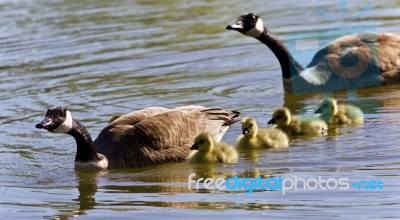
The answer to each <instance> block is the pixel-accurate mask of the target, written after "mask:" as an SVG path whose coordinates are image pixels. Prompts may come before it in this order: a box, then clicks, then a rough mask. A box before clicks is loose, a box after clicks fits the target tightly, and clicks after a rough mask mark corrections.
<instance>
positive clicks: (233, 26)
mask: <svg viewBox="0 0 400 220" xmlns="http://www.w3.org/2000/svg"><path fill="white" fill-rule="evenodd" d="M226 29H227V30H235V31H241V30H243V25H242V24H239V23H234V24H231V25H228V26H226Z"/></svg>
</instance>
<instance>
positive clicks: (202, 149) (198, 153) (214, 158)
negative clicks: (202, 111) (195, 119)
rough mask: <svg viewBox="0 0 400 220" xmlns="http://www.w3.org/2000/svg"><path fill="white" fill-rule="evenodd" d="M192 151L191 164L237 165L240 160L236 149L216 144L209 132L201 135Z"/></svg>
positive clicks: (223, 144)
mask: <svg viewBox="0 0 400 220" xmlns="http://www.w3.org/2000/svg"><path fill="white" fill-rule="evenodd" d="M190 149H191V150H192V152H191V153H190V155H189V157H188V161H189V162H190V163H235V162H237V160H238V158H239V157H238V154H237V152H236V149H235V148H233V147H232V146H230V145H229V144H227V143H216V142H215V141H214V140H213V139H212V137H211V135H210V134H209V133H208V132H204V133H201V134H199V135H198V136H197V137H196V138H195V139H194V144H193V146H192V147H191V148H190Z"/></svg>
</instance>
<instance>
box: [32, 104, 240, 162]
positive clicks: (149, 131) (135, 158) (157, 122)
mask: <svg viewBox="0 0 400 220" xmlns="http://www.w3.org/2000/svg"><path fill="white" fill-rule="evenodd" d="M238 116H239V112H236V111H228V110H224V109H221V108H205V107H201V106H188V107H181V108H176V109H174V110H170V109H166V108H161V107H155V108H147V109H143V110H139V111H136V112H132V113H130V114H126V115H123V116H121V117H119V118H118V119H116V120H115V121H113V122H112V123H111V124H109V125H108V126H106V127H105V128H104V129H103V130H102V131H101V132H100V134H99V136H98V137H97V138H96V140H94V141H92V138H91V136H90V134H89V132H88V131H87V130H86V128H85V127H84V126H83V125H82V124H81V123H80V122H78V121H77V120H75V119H73V118H72V116H71V113H70V111H69V110H68V109H67V108H65V107H51V108H49V109H48V110H47V113H46V116H45V118H44V120H43V121H42V122H40V123H39V124H37V125H36V128H39V129H46V130H48V131H49V132H52V133H63V134H69V135H71V136H73V137H74V138H75V141H76V144H77V153H76V156H75V166H76V167H88V168H97V169H106V168H110V169H114V168H121V167H144V166H152V165H156V164H162V163H168V162H179V161H184V160H186V158H187V156H188V155H189V153H190V146H191V143H192V141H193V139H194V138H195V137H196V135H197V134H199V133H201V132H209V133H210V134H211V136H212V138H213V139H214V140H216V141H219V140H220V139H221V138H222V136H223V135H224V133H225V132H226V130H227V129H228V128H229V126H230V125H232V124H234V123H235V122H237V121H238V120H239V119H238Z"/></svg>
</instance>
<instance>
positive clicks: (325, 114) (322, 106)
mask: <svg viewBox="0 0 400 220" xmlns="http://www.w3.org/2000/svg"><path fill="white" fill-rule="evenodd" d="M315 113H320V114H321V115H320V116H319V118H320V119H322V120H324V121H325V122H327V123H329V124H362V123H363V122H364V114H363V112H362V111H361V109H360V108H358V107H356V106H353V105H349V104H338V103H337V101H336V99H333V98H325V99H322V100H321V101H320V103H319V105H318V109H317V110H316V111H315Z"/></svg>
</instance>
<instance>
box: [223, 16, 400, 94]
mask: <svg viewBox="0 0 400 220" xmlns="http://www.w3.org/2000/svg"><path fill="white" fill-rule="evenodd" d="M226 28H227V29H228V30H236V31H239V32H240V33H242V34H244V35H247V36H250V37H254V38H256V39H257V40H259V41H260V42H262V43H263V44H265V45H266V46H268V47H269V48H270V49H271V51H272V52H273V53H274V54H275V56H276V57H277V59H278V61H279V63H280V65H281V69H282V77H283V85H284V89H285V91H286V92H290V93H309V92H320V91H332V90H342V89H354V88H360V87H370V86H380V85H390V84H400V33H356V34H353V35H347V36H343V37H340V38H338V39H336V40H335V41H333V42H331V43H330V44H328V45H326V46H324V47H323V48H322V49H320V50H319V51H318V52H317V53H316V54H315V56H314V58H313V59H312V60H311V62H310V64H309V65H308V66H307V67H306V68H303V67H302V66H301V65H300V64H299V63H298V62H297V61H296V60H295V59H294V58H293V56H292V55H291V54H290V52H289V51H288V49H287V48H286V46H285V45H284V44H283V42H282V41H280V40H279V39H278V38H277V37H276V36H275V35H273V34H272V33H271V32H270V31H269V30H267V28H266V27H265V26H264V24H263V21H262V19H261V18H260V17H259V16H257V15H255V14H253V13H247V14H243V15H241V16H239V18H238V19H237V21H236V22H235V23H234V24H232V25H228V26H227V27H226Z"/></svg>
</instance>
